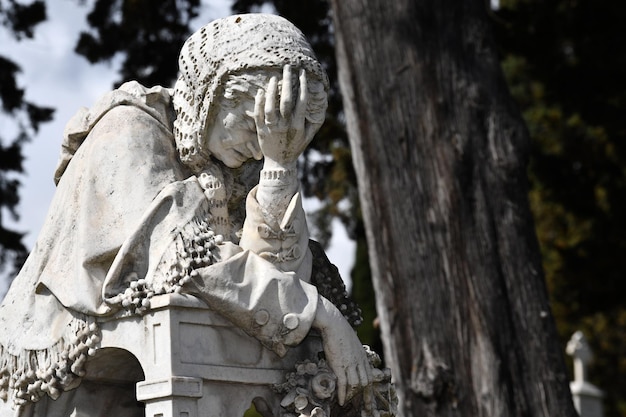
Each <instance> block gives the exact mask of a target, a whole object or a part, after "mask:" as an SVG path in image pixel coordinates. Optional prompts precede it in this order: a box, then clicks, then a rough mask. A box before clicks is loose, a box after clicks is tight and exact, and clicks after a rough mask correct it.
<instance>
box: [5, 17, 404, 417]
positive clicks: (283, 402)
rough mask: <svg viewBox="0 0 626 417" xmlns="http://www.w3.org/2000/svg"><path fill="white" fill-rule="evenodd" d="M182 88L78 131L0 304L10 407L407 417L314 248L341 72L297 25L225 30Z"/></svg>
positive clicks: (103, 111)
mask: <svg viewBox="0 0 626 417" xmlns="http://www.w3.org/2000/svg"><path fill="white" fill-rule="evenodd" d="M179 65H180V76H179V78H178V81H177V83H176V85H175V87H174V88H173V89H167V88H162V87H152V88H146V87H144V86H141V85H139V84H138V83H136V82H130V83H126V84H124V85H122V86H121V87H120V88H119V89H117V90H115V91H112V92H110V93H108V94H106V95H105V96H104V97H102V99H100V100H99V101H98V102H97V103H96V104H95V105H94V106H93V107H92V108H91V109H82V110H81V111H79V112H78V113H77V114H76V116H75V117H74V118H73V119H72V120H71V121H70V122H69V123H68V125H67V127H66V130H65V134H64V141H63V147H62V151H61V158H60V161H59V165H58V168H57V171H56V173H55V181H56V182H57V190H56V193H55V196H54V199H53V201H52V203H51V207H50V211H49V214H48V217H47V220H46V223H45V225H44V227H43V229H42V231H41V233H40V235H39V237H38V240H37V243H36V246H35V248H34V249H33V251H32V253H31V255H30V256H29V258H28V260H27V262H26V264H25V265H24V267H23V269H22V271H21V272H20V273H19V275H18V276H17V278H16V279H15V280H14V281H13V284H12V286H11V288H10V289H9V292H8V293H7V295H6V297H5V300H4V302H3V304H2V306H1V307H0V398H1V399H2V401H0V416H1V417H5V416H14V415H17V416H24V417H25V416H48V417H52V416H54V417H61V416H70V415H71V416H109V415H117V416H142V415H147V416H151V417H157V416H160V417H168V416H177V417H183V416H187V417H191V416H216V417H222V416H223V417H236V416H242V415H243V412H244V411H245V410H246V409H248V408H249V407H250V406H251V404H254V406H255V408H256V411H257V412H258V413H260V414H261V415H263V416H264V417H269V416H276V417H278V416H318V417H322V416H331V415H341V416H352V415H354V416H356V415H364V416H367V415H372V416H374V415H376V416H378V415H383V416H391V415H393V414H394V413H395V411H394V410H395V395H394V392H393V387H392V386H391V385H390V375H389V372H388V370H381V369H378V368H377V366H378V365H379V359H378V357H377V355H376V354H375V353H373V352H371V351H369V350H368V349H364V347H363V346H362V345H361V343H360V342H359V340H358V338H357V337H356V334H355V332H354V331H353V328H352V327H353V326H355V325H357V324H358V323H359V321H360V314H359V310H358V308H357V307H356V306H355V305H354V304H353V303H352V302H351V301H350V300H349V299H348V297H347V295H346V293H345V288H344V286H343V284H342V282H341V279H340V277H339V276H338V274H337V270H336V268H334V267H333V266H332V265H331V264H330V263H329V261H328V259H327V258H326V257H325V255H324V252H323V250H322V249H321V248H320V247H319V245H318V244H316V243H315V242H313V241H310V240H309V236H308V230H307V226H306V221H305V216H304V212H303V209H302V204H301V196H300V192H299V182H298V177H297V171H296V161H297V159H298V157H299V156H300V155H301V153H302V152H303V150H304V149H305V147H306V146H307V145H308V143H309V142H310V141H311V140H312V138H313V136H314V135H315V133H316V132H317V130H318V129H319V127H320V126H321V124H322V123H323V121H324V115H325V110H326V106H327V89H328V81H327V77H326V74H325V72H324V70H323V68H322V67H321V65H320V63H319V62H318V61H317V59H316V58H315V55H314V54H313V51H312V49H311V47H310V45H309V44H308V42H307V41H306V40H305V39H304V37H303V35H302V34H301V32H300V31H298V30H297V29H296V28H295V27H294V26H293V25H292V24H291V23H289V22H287V21H286V20H284V19H282V18H280V17H277V16H273V15H263V14H251V15H239V16H231V17H228V18H225V19H220V20H217V21H214V22H212V23H210V24H208V25H206V26H205V27H203V28H202V29H200V30H199V31H198V32H196V33H195V34H194V35H192V36H191V37H190V38H189V39H188V41H187V42H186V43H185V45H184V46H183V49H182V51H181V54H180V59H179Z"/></svg>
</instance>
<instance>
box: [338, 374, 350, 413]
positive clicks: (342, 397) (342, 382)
mask: <svg viewBox="0 0 626 417" xmlns="http://www.w3.org/2000/svg"><path fill="white" fill-rule="evenodd" d="M336 376H337V401H339V405H343V404H344V402H345V401H346V386H347V383H348V381H347V380H346V375H345V373H344V372H339V373H337V375H336Z"/></svg>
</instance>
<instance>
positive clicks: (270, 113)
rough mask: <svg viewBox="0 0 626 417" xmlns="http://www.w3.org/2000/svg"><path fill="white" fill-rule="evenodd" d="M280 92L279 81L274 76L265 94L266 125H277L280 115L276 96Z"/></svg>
mask: <svg viewBox="0 0 626 417" xmlns="http://www.w3.org/2000/svg"><path fill="white" fill-rule="evenodd" d="M277 90H278V79H277V78H276V77H275V76H273V77H272V78H270V82H269V84H268V86H267V92H266V93H265V109H264V110H265V111H264V113H265V124H266V125H271V124H273V123H276V120H277V119H278V115H277V114H276V94H277Z"/></svg>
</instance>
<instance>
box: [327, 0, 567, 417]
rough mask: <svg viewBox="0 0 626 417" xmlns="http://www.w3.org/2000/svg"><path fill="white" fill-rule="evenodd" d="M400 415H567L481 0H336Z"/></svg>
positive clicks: (521, 172) (512, 116)
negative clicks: (399, 403)
mask: <svg viewBox="0 0 626 417" xmlns="http://www.w3.org/2000/svg"><path fill="white" fill-rule="evenodd" d="M331 3H332V7H333V13H334V18H335V35H336V41H337V57H338V63H339V79H340V85H341V88H342V93H343V95H344V106H345V110H346V119H347V124H348V133H349V137H350V141H351V146H352V152H353V159H354V164H355V167H356V170H357V174H358V179H359V190H360V198H361V205H362V210H363V215H364V218H365V222H366V229H367V240H368V245H369V250H370V262H371V265H372V270H373V279H374V286H375V289H376V293H377V308H378V313H379V316H380V318H381V326H382V333H383V338H384V343H385V357H386V360H387V363H388V365H389V366H390V367H391V369H392V371H393V375H394V378H395V383H396V385H397V389H398V393H399V397H400V402H401V413H402V414H403V415H404V416H416V417H417V416H435V415H436V416H464V417H467V416H472V417H477V416H493V417H501V416H545V417H556V416H568V417H574V416H576V415H577V414H576V412H575V411H574V408H573V405H572V401H571V394H570V392H569V387H568V378H567V373H566V370H565V365H564V360H563V347H562V346H560V345H559V342H558V338H557V333H556V330H555V325H554V320H553V317H552V313H551V310H550V306H549V303H548V296H547V292H546V288H545V283H544V278H543V272H542V268H541V260H540V255H539V249H538V245H537V242H536V237H535V234H534V227H533V221H532V217H531V214H530V211H529V207H528V202H527V187H528V185H527V179H526V163H527V154H528V145H529V139H528V134H527V132H526V128H525V126H524V124H523V122H522V120H521V118H520V115H519V112H518V111H517V109H516V107H515V106H514V104H513V103H512V100H511V98H510V96H509V93H508V90H507V87H506V84H505V82H504V80H503V77H502V74H501V70H500V66H499V62H498V59H497V56H496V53H495V50H494V46H493V42H492V39H491V33H490V27H489V22H488V17H487V15H486V10H485V1H484V0H465V1H452V0H393V1H390V0H332V2H331Z"/></svg>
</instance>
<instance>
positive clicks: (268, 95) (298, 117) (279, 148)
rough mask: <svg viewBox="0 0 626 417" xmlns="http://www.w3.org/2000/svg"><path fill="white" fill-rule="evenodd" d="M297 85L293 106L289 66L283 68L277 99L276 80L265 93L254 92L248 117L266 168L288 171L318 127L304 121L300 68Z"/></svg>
mask: <svg viewBox="0 0 626 417" xmlns="http://www.w3.org/2000/svg"><path fill="white" fill-rule="evenodd" d="M299 82H300V85H299V90H298V91H299V94H298V97H297V98H295V103H294V97H293V92H292V90H293V89H292V81H291V66H290V65H285V67H284V69H283V79H282V81H281V83H282V86H281V93H280V98H279V97H278V95H279V93H278V80H277V77H272V78H271V79H270V81H269V83H268V86H267V90H266V91H264V90H263V89H259V91H258V92H257V95H256V98H255V105H254V113H253V114H252V117H253V118H254V122H255V124H256V128H257V136H258V139H259V146H260V148H261V152H262V153H263V156H264V157H265V168H266V169H267V168H292V167H293V166H294V165H295V163H296V160H297V159H298V157H299V156H300V155H301V154H302V152H303V151H304V149H305V148H306V147H307V145H308V144H309V142H311V140H312V139H313V136H314V135H315V132H316V131H317V129H318V127H319V125H318V124H315V123H311V122H307V120H306V110H307V109H306V108H307V102H308V89H307V78H306V71H305V70H304V69H302V70H300V77H299ZM277 104H278V106H277ZM277 107H278V108H277Z"/></svg>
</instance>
